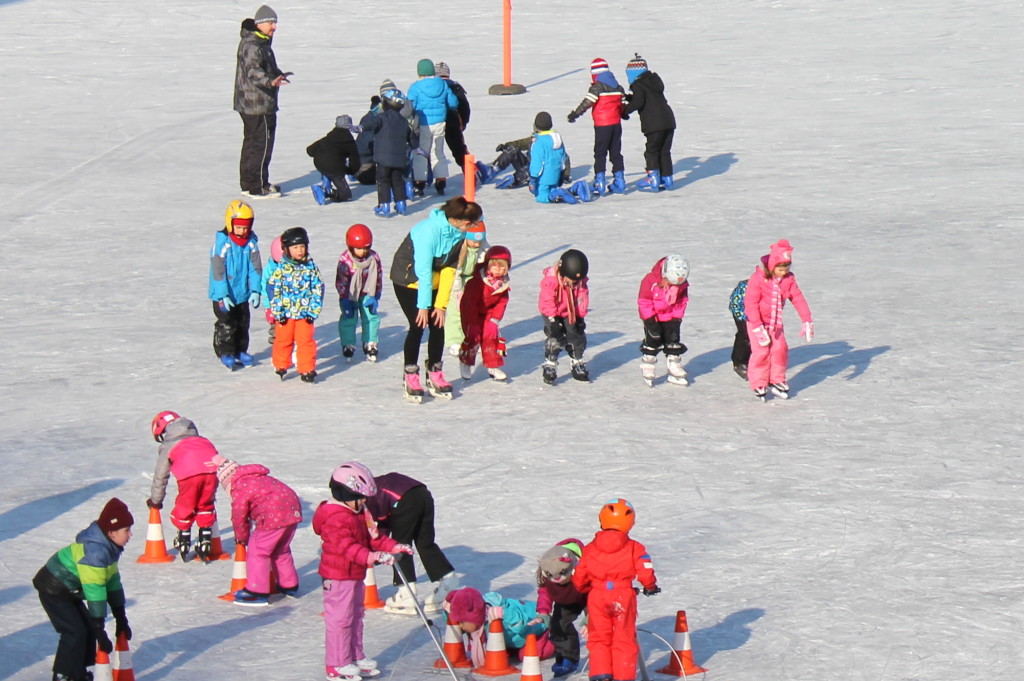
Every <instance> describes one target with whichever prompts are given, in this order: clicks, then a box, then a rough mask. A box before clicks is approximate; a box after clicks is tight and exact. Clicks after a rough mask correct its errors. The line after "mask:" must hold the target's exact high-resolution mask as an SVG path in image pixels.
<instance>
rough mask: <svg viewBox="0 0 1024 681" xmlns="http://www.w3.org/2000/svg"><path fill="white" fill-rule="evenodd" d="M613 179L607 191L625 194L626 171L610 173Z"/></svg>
mask: <svg viewBox="0 0 1024 681" xmlns="http://www.w3.org/2000/svg"><path fill="white" fill-rule="evenodd" d="M612 177H613V178H614V179H613V180H612V182H611V184H609V185H608V189H609V190H611V192H612V193H614V194H625V193H626V171H624V170H616V171H615V172H613V173H612Z"/></svg>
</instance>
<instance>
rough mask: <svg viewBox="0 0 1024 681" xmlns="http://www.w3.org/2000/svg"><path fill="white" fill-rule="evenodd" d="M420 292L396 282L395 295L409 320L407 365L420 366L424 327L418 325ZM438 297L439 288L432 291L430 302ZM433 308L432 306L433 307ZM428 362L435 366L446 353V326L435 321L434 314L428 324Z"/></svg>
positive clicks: (406, 352) (405, 348) (406, 338)
mask: <svg viewBox="0 0 1024 681" xmlns="http://www.w3.org/2000/svg"><path fill="white" fill-rule="evenodd" d="M417 295H418V293H417V290H416V289H414V288H409V287H408V286H399V285H398V284H395V297H396V298H398V304H399V305H401V306H402V312H403V313H405V318H406V319H407V320H409V331H408V332H407V333H406V334H405V346H404V348H403V349H404V353H405V366H407V367H409V366H418V364H419V361H420V343H422V342H423V329H421V328H420V327H418V326H416V314H417V313H418V312H419V309H418V308H417V307H416V297H417ZM436 299H437V290H436V289H435V290H434V291H433V293H431V298H430V304H431V306H433V304H434V300H436ZM431 309H432V308H431ZM427 334H428V335H427V364H428V365H429V366H434V365H435V364H440V363H441V359H442V356H443V355H444V327H443V326H438V325H437V324H435V323H434V316H433V315H431V316H430V322H429V323H428V324H427Z"/></svg>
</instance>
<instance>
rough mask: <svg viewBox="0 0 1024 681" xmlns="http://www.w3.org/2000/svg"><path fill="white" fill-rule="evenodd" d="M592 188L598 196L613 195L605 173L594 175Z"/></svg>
mask: <svg viewBox="0 0 1024 681" xmlns="http://www.w3.org/2000/svg"><path fill="white" fill-rule="evenodd" d="M591 188H592V189H593V190H594V194H596V195H597V196H601V195H602V194H609V193H611V192H609V191H608V180H607V179H606V176H605V174H604V173H594V183H593V184H592V185H591Z"/></svg>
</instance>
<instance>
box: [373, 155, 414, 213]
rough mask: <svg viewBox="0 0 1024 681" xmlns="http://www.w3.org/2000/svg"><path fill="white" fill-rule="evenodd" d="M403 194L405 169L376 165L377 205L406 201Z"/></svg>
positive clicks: (406, 196) (405, 195)
mask: <svg viewBox="0 0 1024 681" xmlns="http://www.w3.org/2000/svg"><path fill="white" fill-rule="evenodd" d="M408 199H409V197H408V195H407V194H406V193H405V169H404V168H392V167H391V166H385V165H382V164H380V163H378V164H377V203H378V204H384V203H391V201H392V200H394V201H396V202H397V201H407V200H408Z"/></svg>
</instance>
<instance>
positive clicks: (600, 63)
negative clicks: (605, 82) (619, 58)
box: [590, 57, 608, 76]
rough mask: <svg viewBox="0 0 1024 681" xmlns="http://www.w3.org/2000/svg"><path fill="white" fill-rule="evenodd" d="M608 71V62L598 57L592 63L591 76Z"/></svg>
mask: <svg viewBox="0 0 1024 681" xmlns="http://www.w3.org/2000/svg"><path fill="white" fill-rule="evenodd" d="M607 70H608V62H606V61H605V60H604V59H601V58H600V57H598V58H597V59H595V60H594V61H592V62H590V75H592V76H596V75H597V74H599V73H604V72H606V71H607Z"/></svg>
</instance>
